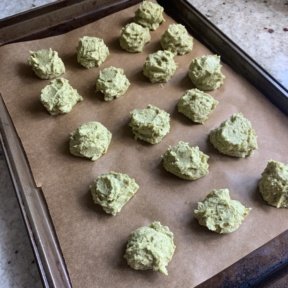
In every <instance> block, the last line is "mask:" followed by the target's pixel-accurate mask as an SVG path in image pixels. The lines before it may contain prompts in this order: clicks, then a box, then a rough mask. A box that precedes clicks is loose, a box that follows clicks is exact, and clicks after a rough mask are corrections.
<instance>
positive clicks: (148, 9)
mask: <svg viewBox="0 0 288 288" xmlns="http://www.w3.org/2000/svg"><path fill="white" fill-rule="evenodd" d="M163 11H164V8H163V7H161V6H160V5H159V4H157V3H153V2H150V1H143V2H142V3H141V5H140V6H139V8H138V9H137V10H136V12H135V17H134V21H135V22H136V23H138V24H140V25H142V26H143V27H148V28H149V29H150V30H156V29H157V28H158V27H159V25H160V24H161V23H163V22H164V21H165V19H164V17H163Z"/></svg>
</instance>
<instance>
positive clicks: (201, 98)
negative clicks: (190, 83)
mask: <svg viewBox="0 0 288 288" xmlns="http://www.w3.org/2000/svg"><path fill="white" fill-rule="evenodd" d="M218 103H219V102H218V101H217V100H215V99H214V98H213V97H212V96H210V95H209V94H207V93H204V92H202V91H200V90H198V89H190V90H187V91H186V92H185V94H184V95H183V96H182V97H181V99H180V100H179V102H178V105H177V108H178V111H179V112H180V113H182V114H184V115H185V116H186V117H187V118H189V119H190V120H192V121H193V122H195V123H203V122H205V121H206V120H207V119H208V117H209V115H210V113H211V112H212V111H213V110H214V109H215V108H216V106H217V105H218Z"/></svg>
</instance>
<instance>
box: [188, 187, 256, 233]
mask: <svg viewBox="0 0 288 288" xmlns="http://www.w3.org/2000/svg"><path fill="white" fill-rule="evenodd" d="M250 210H251V209H250V208H246V207H245V206H244V205H242V204H241V203H240V202H239V201H237V200H231V198H230V195H229V190H228V189H215V190H213V191H212V192H210V193H209V194H208V195H207V196H206V198H205V199H204V201H202V202H198V204H197V209H195V210H194V215H195V217H196V219H197V220H198V222H199V224H200V225H202V226H206V227H207V228H208V229H209V230H211V231H214V232H217V233H220V234H224V233H231V232H233V231H235V230H237V229H238V228H239V227H240V225H241V223H242V222H243V220H244V218H245V217H246V216H247V215H248V214H249V212H250Z"/></svg>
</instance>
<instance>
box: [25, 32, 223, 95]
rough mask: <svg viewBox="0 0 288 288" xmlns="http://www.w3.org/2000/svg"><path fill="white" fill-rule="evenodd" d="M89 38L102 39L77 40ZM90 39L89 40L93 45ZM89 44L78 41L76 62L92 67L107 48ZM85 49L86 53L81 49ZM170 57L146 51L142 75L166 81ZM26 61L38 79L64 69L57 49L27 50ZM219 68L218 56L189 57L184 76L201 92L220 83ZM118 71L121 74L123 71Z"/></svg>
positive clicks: (171, 67) (172, 67) (171, 63)
mask: <svg viewBox="0 0 288 288" xmlns="http://www.w3.org/2000/svg"><path fill="white" fill-rule="evenodd" d="M92 38H93V39H94V40H95V39H97V41H100V43H102V42H103V39H100V38H97V37H88V36H84V37H83V38H81V39H80V42H79V43H86V44H87V43H90V42H91V41H92ZM94 40H93V43H94V44H95V41H94ZM89 45H90V44H89ZM89 45H88V44H87V46H85V47H86V48H85V49H84V48H83V47H84V46H82V44H81V45H80V46H79V47H80V49H78V57H77V59H78V62H79V63H81V64H82V65H83V66H84V65H86V68H91V67H94V66H95V63H96V62H97V63H98V64H99V65H100V64H101V63H102V62H103V61H104V60H103V59H104V58H105V59H106V57H107V56H108V54H109V50H108V47H107V46H106V45H105V44H104V42H103V45H105V49H107V50H106V51H107V53H108V54H105V53H104V48H103V47H102V48H101V47H100V48H99V47H98V46H97V47H96V46H95V47H93V48H91V47H90V46H89ZM97 45H98V44H97ZM79 47H78V48H79ZM86 49H87V52H85V51H86ZM82 50H83V51H82ZM79 51H82V53H81V54H79ZM79 55H80V56H79ZM103 55H106V56H105V57H104V56H103ZM174 56H175V55H174V54H173V53H172V52H170V51H168V50H159V51H157V52H155V53H152V54H149V55H148V57H147V58H146V61H145V63H144V66H143V74H144V75H145V76H146V77H148V78H149V80H150V81H151V83H161V82H167V81H169V80H170V79H171V77H172V76H173V75H174V73H175V72H176V69H177V64H176V62H175V60H174ZM93 57H94V58H93ZM92 58H93V59H92ZM28 64H29V65H30V66H31V67H32V69H33V71H34V72H35V74H36V75H37V76H38V77H39V78H41V79H53V78H57V77H60V76H61V75H62V74H63V73H64V72H65V66H64V63H63V61H62V60H61V58H60V57H59V56H58V53H57V51H54V50H52V49H51V48H50V49H48V50H47V49H41V50H38V51H34V52H32V51H31V52H30V57H29V59H28ZM221 67H222V65H221V64H220V56H217V55H207V56H201V57H197V58H194V59H193V60H192V62H191V64H190V67H189V71H188V75H189V78H190V79H191V81H192V83H193V84H194V86H195V87H196V88H198V89H200V90H203V91H211V90H214V89H217V88H219V87H220V86H221V85H222V84H223V81H224V79H225V76H224V75H223V74H222V72H221ZM122 74H124V72H123V71H122ZM119 96H121V95H115V98H117V97H119Z"/></svg>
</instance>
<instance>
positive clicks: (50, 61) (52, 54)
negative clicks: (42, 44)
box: [28, 48, 65, 79]
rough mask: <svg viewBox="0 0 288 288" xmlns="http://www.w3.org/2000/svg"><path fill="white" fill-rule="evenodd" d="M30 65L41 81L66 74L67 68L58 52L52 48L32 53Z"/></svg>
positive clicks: (29, 60)
mask: <svg viewBox="0 0 288 288" xmlns="http://www.w3.org/2000/svg"><path fill="white" fill-rule="evenodd" d="M28 64H29V65H30V66H31V67H32V69H33V71H34V73H35V74H36V75H37V76H38V77H39V78H40V79H53V78H56V77H59V76H61V75H62V74H63V73H65V66H64V63H63V61H62V60H61V58H60V57H59V56H58V52H57V51H54V50H52V49H51V48H50V49H48V50H47V49H41V50H38V51H34V52H33V51H30V57H29V59H28Z"/></svg>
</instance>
